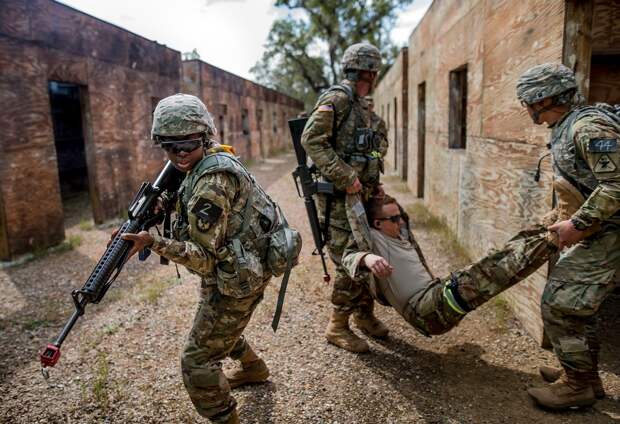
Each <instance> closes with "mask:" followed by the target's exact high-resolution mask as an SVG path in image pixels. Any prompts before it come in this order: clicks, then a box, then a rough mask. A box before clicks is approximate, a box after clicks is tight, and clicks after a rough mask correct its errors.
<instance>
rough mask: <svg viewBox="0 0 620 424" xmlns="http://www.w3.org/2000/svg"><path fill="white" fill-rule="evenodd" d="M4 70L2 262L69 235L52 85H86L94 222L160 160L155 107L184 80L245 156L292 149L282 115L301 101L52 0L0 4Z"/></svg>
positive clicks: (124, 201)
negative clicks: (153, 133) (152, 138)
mask: <svg viewBox="0 0 620 424" xmlns="http://www.w3.org/2000/svg"><path fill="white" fill-rule="evenodd" d="M0 69H1V70H2V71H1V72H0V103H1V104H2V106H3V113H2V115H1V116H0V127H1V128H2V131H1V132H0V180H1V181H2V185H1V187H0V260H5V259H10V258H12V257H14V256H16V255H18V254H20V253H24V252H27V251H29V250H32V249H33V248H37V247H47V246H50V245H53V244H56V243H58V242H60V241H61V240H62V239H63V238H64V216H63V205H62V200H61V194H60V186H59V177H58V165H57V157H56V148H55V144H54V134H53V125H52V117H51V109H50V97H49V94H48V83H49V81H60V82H65V83H72V84H77V85H79V86H80V92H81V103H82V114H83V116H82V118H83V127H84V144H85V154H86V161H87V166H88V174H89V175H88V178H89V189H90V199H91V204H92V209H93V216H94V218H95V221H96V222H101V221H103V220H105V219H108V218H112V217H115V216H118V215H119V214H120V213H121V212H122V211H124V210H125V209H126V208H127V205H128V203H129V201H130V200H131V197H132V196H133V194H134V193H135V191H136V189H137V188H138V187H139V185H140V183H141V182H142V181H143V180H145V179H152V178H153V177H154V176H155V175H156V173H157V172H158V170H159V169H160V168H161V165H162V163H163V161H164V159H165V155H164V154H163V152H162V151H161V150H160V149H155V148H153V146H152V142H151V141H150V127H151V124H152V112H153V109H154V107H155V105H156V103H157V101H159V100H160V99H162V98H164V97H166V96H169V95H171V94H174V93H177V92H179V91H181V87H183V89H187V91H188V92H189V93H192V94H196V95H198V96H200V97H202V98H203V99H204V100H206V103H207V105H208V107H209V109H210V111H211V112H212V113H213V114H214V117H215V119H216V125H217V126H218V127H220V126H221V127H223V129H224V141H225V142H227V143H230V144H233V145H234V146H235V147H237V148H238V150H239V153H240V154H241V155H242V156H243V157H245V158H256V157H259V156H262V157H264V156H266V155H267V154H268V153H270V152H272V151H274V150H277V149H281V148H283V147H285V146H288V145H289V142H288V129H287V125H286V120H287V119H289V118H291V117H294V116H295V115H297V113H298V112H299V111H301V110H302V107H303V105H302V104H301V103H300V102H298V101H296V100H294V99H292V98H290V97H287V96H285V95H282V94H280V93H277V92H275V91H273V90H269V89H267V88H265V87H262V86H259V85H257V84H254V83H252V82H251V81H247V80H244V79H243V78H240V77H237V76H235V75H232V74H230V73H228V72H225V71H223V70H221V69H218V68H216V67H214V66H211V65H209V64H206V63H203V62H198V61H190V62H187V63H185V64H182V62H181V57H180V53H179V52H177V51H175V50H171V49H169V48H167V47H165V46H162V45H160V44H158V43H156V42H153V41H149V40H147V39H144V38H142V37H140V36H138V35H135V34H132V33H130V32H128V31H126V30H124V29H122V28H119V27H116V26H114V25H111V24H109V23H107V22H104V21H101V20H99V19H97V18H94V17H92V16H89V15H87V14H84V13H82V12H79V11H77V10H75V9H72V8H70V7H68V6H65V5H62V4H59V3H56V2H54V1H51V0H28V1H27V0H2V1H1V2H0ZM183 70H184V71H185V75H184V76H183V77H182V71H183ZM244 109H245V110H247V111H248V116H247V129H248V134H247V135H244V134H243V123H242V119H241V113H242V111H243V110H244ZM220 116H221V117H222V119H221V123H222V124H223V125H220V121H219V117H220Z"/></svg>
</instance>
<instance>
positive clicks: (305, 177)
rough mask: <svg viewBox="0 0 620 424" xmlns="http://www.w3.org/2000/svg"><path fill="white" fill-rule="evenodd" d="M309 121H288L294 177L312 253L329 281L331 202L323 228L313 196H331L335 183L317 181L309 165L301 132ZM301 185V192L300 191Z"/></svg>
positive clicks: (313, 169)
mask: <svg viewBox="0 0 620 424" xmlns="http://www.w3.org/2000/svg"><path fill="white" fill-rule="evenodd" d="M307 121H308V118H296V119H290V120H289V121H288V126H289V129H290V130H291V137H292V138H293V146H294V147H295V155H296V156H297V168H296V169H295V171H294V172H293V179H294V180H295V188H296V189H297V194H298V195H299V197H303V198H304V204H305V206H306V212H307V213H308V221H309V222H310V229H311V230H312V238H313V239H314V245H315V246H316V250H315V251H314V252H312V254H313V255H319V256H320V257H321V263H322V265H323V280H324V281H325V282H326V283H328V282H329V280H330V276H329V273H328V272H327V264H326V263H325V252H323V248H324V247H325V244H326V243H327V231H328V227H329V215H330V205H331V202H329V201H328V202H327V205H328V206H327V210H326V211H325V227H324V228H323V229H321V225H320V223H319V216H318V214H317V211H316V204H315V203H314V198H313V197H312V196H313V195H315V194H317V193H323V194H326V195H327V196H330V195H331V194H333V193H334V185H333V184H332V183H328V182H322V181H317V178H316V177H317V175H316V174H317V171H316V167H315V166H314V165H313V166H312V167H308V158H307V155H306V151H305V150H304V148H303V146H302V145H301V134H302V133H303V131H304V127H305V126H306V122H307ZM300 186H301V192H300V191H299V187H300Z"/></svg>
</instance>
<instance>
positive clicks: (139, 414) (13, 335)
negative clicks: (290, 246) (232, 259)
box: [0, 154, 620, 424]
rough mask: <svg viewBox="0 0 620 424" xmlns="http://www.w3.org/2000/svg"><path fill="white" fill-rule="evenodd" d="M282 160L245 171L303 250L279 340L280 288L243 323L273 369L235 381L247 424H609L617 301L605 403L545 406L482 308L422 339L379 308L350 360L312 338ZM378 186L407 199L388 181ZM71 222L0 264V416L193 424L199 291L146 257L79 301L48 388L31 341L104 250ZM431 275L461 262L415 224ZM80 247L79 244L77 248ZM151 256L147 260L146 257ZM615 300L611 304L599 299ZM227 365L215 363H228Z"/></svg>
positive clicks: (519, 332)
mask: <svg viewBox="0 0 620 424" xmlns="http://www.w3.org/2000/svg"><path fill="white" fill-rule="evenodd" d="M293 161H294V157H293V156H292V155H291V154H285V155H282V156H279V157H277V158H274V159H270V160H268V161H266V162H264V163H261V164H257V165H254V166H253V171H254V173H255V175H256V176H257V178H258V180H259V181H261V183H262V184H263V185H264V186H265V187H266V188H268V190H269V192H270V193H272V194H273V197H274V198H275V199H276V200H277V201H279V202H280V204H281V205H282V207H283V209H284V210H285V212H286V214H287V216H288V217H289V221H290V222H291V225H293V226H295V227H296V228H298V229H300V230H301V232H302V235H303V238H304V242H305V246H304V250H303V259H302V261H301V263H300V265H299V266H297V267H296V268H295V269H294V271H293V274H292V277H291V281H290V284H289V291H288V293H287V302H286V305H285V310H284V314H283V317H282V320H281V323H280V329H279V330H278V333H277V334H273V332H272V331H271V328H270V322H271V318H272V314H273V311H274V306H275V299H276V296H277V288H278V284H277V282H274V283H272V284H271V285H270V287H269V288H268V289H267V291H266V294H265V300H264V301H263V302H262V303H261V304H260V305H259V307H258V309H257V311H256V313H255V314H254V316H253V318H252V321H251V323H250V325H249V327H248V329H247V331H246V335H247V337H248V339H249V340H250V341H251V342H252V344H253V345H254V346H255V348H256V349H257V350H258V351H259V352H260V354H261V355H262V356H263V358H264V359H265V361H266V362H267V364H268V366H269V368H270V369H271V373H272V375H271V377H270V381H269V382H268V383H267V384H264V385H259V386H251V387H247V388H240V389H237V390H235V392H234V393H235V397H236V398H237V400H238V402H239V410H240V414H241V419H242V422H247V423H261V424H262V423H334V424H336V423H429V424H430V423H542V422H544V423H584V422H589V423H609V422H617V421H620V403H618V396H619V395H620V379H619V378H618V371H620V358H618V355H617V352H618V350H617V348H618V346H619V345H620V341H619V340H620V337H618V330H617V329H616V328H615V327H614V325H613V322H614V321H617V315H618V314H617V312H615V311H617V308H615V307H613V305H618V299H612V302H608V303H609V305H606V306H605V310H604V311H603V314H602V315H603V317H604V321H605V322H604V326H603V337H604V340H605V345H604V350H603V360H602V369H603V371H604V372H603V380H604V382H605V386H606V389H607V391H608V394H609V396H608V398H607V399H606V400H604V401H601V402H598V403H597V405H596V406H595V407H594V408H591V409H586V410H582V411H571V412H566V413H553V414H552V413H548V412H544V411H541V410H539V409H537V408H536V407H534V406H533V405H532V404H531V403H530V402H529V400H528V396H527V394H526V393H525V389H526V388H527V387H529V386H533V385H539V384H541V381H540V378H539V377H537V375H536V367H537V366H538V365H540V364H551V365H553V364H554V359H553V355H552V354H550V353H549V352H547V351H544V350H542V349H540V348H539V347H538V346H537V344H536V343H535V342H534V341H533V340H532V339H531V338H530V337H528V336H527V335H525V334H524V330H523V329H522V328H521V327H520V326H519V324H518V323H517V322H516V321H515V320H514V319H513V318H512V317H511V316H510V314H509V313H508V312H507V311H506V309H505V307H504V306H503V304H502V302H492V303H490V304H488V305H485V306H484V307H482V308H480V309H479V310H478V311H475V312H474V313H472V314H470V316H468V317H467V318H466V319H465V320H464V321H463V323H462V324H461V325H460V326H459V327H457V328H456V329H454V330H453V331H451V332H450V333H449V334H446V335H443V336H440V337H434V338H432V339H429V338H425V337H423V336H421V335H419V334H418V333H417V332H416V331H415V330H413V329H412V328H410V327H409V325H408V324H407V323H406V322H405V321H404V320H402V319H401V318H400V317H399V316H398V315H397V314H396V313H394V312H393V311H391V310H389V309H388V308H383V307H378V308H377V313H378V315H379V317H380V318H381V319H382V320H383V321H384V322H385V323H386V324H387V325H388V326H389V327H390V329H391V333H390V337H389V338H388V339H387V340H386V341H375V340H371V341H370V344H371V352H370V353H368V354H362V355H356V354H351V353H348V352H345V351H343V350H340V349H338V348H335V347H333V346H331V345H328V344H327V343H326V342H325V340H324V338H323V331H324V328H325V325H326V322H327V318H328V315H329V311H330V306H329V302H328V295H329V287H328V286H326V285H324V283H323V282H322V281H321V269H320V261H319V260H318V259H317V258H314V257H311V256H310V252H311V250H312V246H311V245H312V242H311V235H310V233H309V230H308V228H307V226H306V219H305V210H304V208H303V202H302V201H301V200H300V199H298V198H297V195H296V193H295V191H294V190H295V189H294V187H293V184H292V179H291V177H290V171H291V170H292V168H293ZM387 191H388V192H392V193H394V194H396V196H397V197H398V198H400V199H401V200H402V201H403V202H404V203H406V202H407V200H408V199H409V197H408V196H409V195H407V194H406V193H404V192H403V190H402V188H401V187H400V186H399V185H398V184H396V183H390V184H388V189H387ZM88 227H89V226H88V224H87V223H85V221H84V219H76V218H73V219H72V220H68V230H67V233H68V235H72V236H74V239H76V237H79V238H80V239H81V244H79V246H77V247H75V248H74V249H73V250H70V251H66V252H62V253H61V252H58V253H52V254H49V255H47V256H44V257H41V258H39V259H36V260H34V261H31V262H28V263H26V264H23V265H19V266H14V267H9V268H4V269H0V293H1V298H0V347H1V348H2V355H1V356H0V421H2V422H7V423H56V422H63V423H90V422H105V423H181V422H186V423H193V422H205V420H203V419H202V418H201V417H200V416H198V415H197V414H196V413H195V412H194V410H193V407H192V405H191V403H190V401H189V399H188V397H187V395H186V393H185V390H184V388H183V384H182V381H181V376H180V369H179V356H180V353H181V349H182V346H183V343H184V337H185V334H186V333H187V331H188V330H189V326H190V324H191V321H192V318H193V314H194V310H195V307H196V300H197V295H198V290H197V279H196V277H194V276H191V275H190V274H188V273H187V272H186V271H185V270H182V269H180V272H181V279H180V280H178V279H177V278H176V271H175V268H174V266H167V267H164V266H159V265H158V261H157V258H156V257H151V258H149V259H148V260H147V261H146V262H144V263H139V262H138V261H132V262H131V263H129V264H128V266H127V267H126V269H125V270H124V271H123V273H122V274H121V277H120V278H119V281H118V284H117V285H116V287H115V288H113V289H111V290H110V292H109V293H108V295H107V297H106V298H105V299H104V301H103V302H102V304H101V305H93V306H91V307H89V308H88V310H87V311H86V315H85V316H84V317H82V318H81V320H80V322H79V323H78V324H77V325H76V327H75V328H74V330H73V332H72V333H71V335H70V336H69V338H68V339H67V341H66V343H65V345H64V346H63V356H62V358H61V360H60V362H59V363H58V365H57V366H56V367H55V369H53V370H52V375H51V378H50V380H49V381H47V382H46V381H45V380H44V379H43V378H42V377H41V374H40V371H39V363H38V358H37V354H38V350H39V349H40V348H41V347H42V346H43V345H44V344H45V343H47V341H48V340H50V339H51V338H52V337H54V336H55V335H56V334H57V332H58V331H59V329H60V328H61V327H62V325H63V324H64V321H65V320H66V318H68V316H69V314H70V313H71V312H72V309H73V306H72V304H71V300H70V296H69V293H70V291H71V290H72V289H74V288H78V287H81V285H82V284H83V282H84V280H85V279H86V278H87V277H88V275H89V273H90V271H91V269H92V266H93V265H94V264H95V263H96V261H97V259H98V257H99V255H100V254H101V253H102V251H103V249H104V246H105V241H106V240H107V238H108V234H109V232H110V228H104V229H97V228H88ZM414 231H415V234H416V236H417V237H418V239H419V241H420V244H421V245H422V248H423V249H424V251H425V253H426V255H427V258H428V259H429V262H430V265H431V267H432V269H433V270H434V272H435V273H436V274H437V275H443V274H445V273H447V272H448V271H449V270H450V269H453V268H455V267H457V266H459V265H462V264H463V260H462V258H459V257H458V255H457V253H456V252H454V251H453V250H452V249H451V248H450V246H448V245H447V244H446V243H445V241H442V240H440V239H438V236H437V234H434V233H433V232H432V231H431V230H429V229H425V228H423V227H420V228H417V229H415V230H414ZM76 244H78V243H76ZM153 256H154V255H153ZM610 305H612V306H610ZM230 366H231V363H230V362H226V363H225V367H230Z"/></svg>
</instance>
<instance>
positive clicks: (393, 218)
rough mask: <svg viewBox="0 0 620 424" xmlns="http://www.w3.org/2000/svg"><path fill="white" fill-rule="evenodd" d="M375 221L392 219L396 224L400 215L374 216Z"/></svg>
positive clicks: (400, 217)
mask: <svg viewBox="0 0 620 424" xmlns="http://www.w3.org/2000/svg"><path fill="white" fill-rule="evenodd" d="M375 219H376V220H377V221H392V222H393V223H394V224H398V222H399V221H400V220H401V219H402V215H401V214H398V215H392V216H386V217H384V218H375Z"/></svg>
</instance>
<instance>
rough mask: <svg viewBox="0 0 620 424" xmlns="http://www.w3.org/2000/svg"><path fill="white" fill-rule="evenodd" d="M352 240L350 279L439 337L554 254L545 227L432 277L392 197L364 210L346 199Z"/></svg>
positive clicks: (348, 253)
mask: <svg viewBox="0 0 620 424" xmlns="http://www.w3.org/2000/svg"><path fill="white" fill-rule="evenodd" d="M347 202H348V209H349V213H348V215H349V216H348V218H349V222H350V224H351V228H352V229H353V234H354V236H355V240H354V241H352V242H350V243H349V245H348V246H347V248H346V249H345V252H344V255H343V259H342V263H343V265H344V267H345V269H346V271H347V272H348V273H349V275H350V276H351V278H353V279H356V280H358V281H359V279H363V278H368V281H370V283H369V284H370V287H369V291H370V292H371V293H372V295H373V296H374V297H375V298H376V299H377V300H378V301H379V302H381V303H383V304H385V305H391V306H393V307H394V309H396V311H397V312H398V313H399V314H400V315H401V316H402V317H403V318H405V319H406V320H407V322H409V323H410V324H411V325H412V326H414V327H415V328H416V329H417V330H419V331H420V332H421V333H423V334H425V335H431V334H442V333H445V332H446V331H448V330H450V329H451V328H453V327H454V326H456V325H457V324H458V323H459V322H460V320H461V319H462V318H463V317H464V316H465V315H466V314H467V313H468V312H470V311H472V310H474V309H475V308H477V307H478V306H480V305H482V304H483V303H485V302H486V301H488V300H489V299H491V298H492V297H494V296H496V295H498V294H499V293H501V292H502V291H504V290H506V289H507V288H509V287H512V286H513V285H514V284H516V283H518V282H519V281H521V280H523V279H525V278H526V277H528V276H529V275H530V274H532V273H533V272H534V271H536V269H538V268H539V267H540V266H541V265H543V264H544V263H545V262H547V260H549V257H550V256H551V255H552V254H553V253H555V252H557V246H556V244H555V243H554V241H553V237H551V236H550V234H549V232H548V231H547V229H546V228H545V227H544V226H542V225H541V226H539V227H536V228H534V229H532V230H526V231H521V232H520V233H519V234H517V235H516V236H515V237H513V238H512V239H511V240H510V241H508V243H506V245H505V246H504V247H502V248H501V249H499V250H494V251H492V252H490V253H489V255H487V256H485V257H484V258H482V259H481V260H479V261H478V262H475V263H473V264H471V265H468V266H467V267H465V268H463V269H460V270H457V271H455V272H453V273H451V274H450V276H448V277H445V278H434V277H433V275H432V273H431V271H430V270H429V268H428V266H427V265H426V262H425V260H424V256H423V255H422V251H421V250H420V249H419V247H418V245H417V243H416V242H415V239H414V237H413V234H411V232H410V231H409V229H408V225H407V223H406V222H405V221H404V220H403V211H402V209H401V208H400V206H399V205H398V203H396V200H395V199H393V198H391V197H390V196H387V195H385V196H383V197H380V198H372V199H371V200H370V202H369V203H368V204H367V205H366V207H365V208H364V207H363V206H362V204H361V202H359V199H356V198H354V197H350V198H349V199H347Z"/></svg>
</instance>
